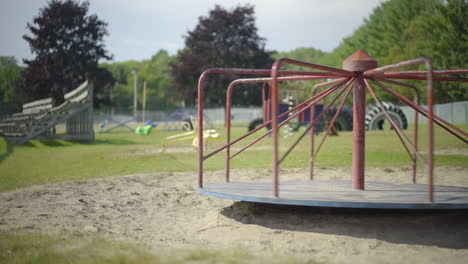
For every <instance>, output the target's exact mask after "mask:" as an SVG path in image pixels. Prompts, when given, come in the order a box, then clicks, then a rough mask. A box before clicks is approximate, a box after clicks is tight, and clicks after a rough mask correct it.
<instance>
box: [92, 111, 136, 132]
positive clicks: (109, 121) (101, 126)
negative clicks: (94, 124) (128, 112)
mask: <svg viewBox="0 0 468 264" xmlns="http://www.w3.org/2000/svg"><path fill="white" fill-rule="evenodd" d="M137 121H138V119H137V118H136V117H132V118H129V119H127V120H124V121H119V120H117V119H115V118H112V116H110V115H107V116H105V118H104V122H101V123H99V130H98V131H97V132H98V133H108V132H111V131H112V130H114V129H117V128H125V129H128V130H130V131H131V132H133V131H134V129H133V128H132V127H129V126H128V125H127V124H130V123H134V122H137ZM108 124H114V126H112V127H108V128H106V126H107V125H108Z"/></svg>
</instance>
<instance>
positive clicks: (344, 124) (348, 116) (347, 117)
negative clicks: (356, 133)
mask: <svg viewBox="0 0 468 264" xmlns="http://www.w3.org/2000/svg"><path fill="white" fill-rule="evenodd" d="M337 110H338V108H337V107H332V108H330V109H328V113H327V121H331V120H332V119H333V117H334V116H335V114H336V111H337ZM334 126H335V128H336V130H338V131H351V130H353V109H352V108H351V107H349V106H344V107H343V108H342V109H341V112H340V114H339V115H338V118H337V119H336V121H335V125H334Z"/></svg>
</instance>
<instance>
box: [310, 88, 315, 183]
mask: <svg viewBox="0 0 468 264" xmlns="http://www.w3.org/2000/svg"><path fill="white" fill-rule="evenodd" d="M312 95H313V93H312ZM314 116H315V104H313V105H311V106H310V116H309V125H310V154H309V155H310V156H309V179H310V180H313V179H314V160H313V159H312V158H313V156H314V138H315V124H314ZM312 124H313V125H312Z"/></svg>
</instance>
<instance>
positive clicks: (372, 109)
mask: <svg viewBox="0 0 468 264" xmlns="http://www.w3.org/2000/svg"><path fill="white" fill-rule="evenodd" d="M382 105H383V106H384V108H385V110H386V111H387V113H388V115H389V116H390V117H391V118H392V120H393V121H394V122H395V124H396V125H397V126H398V128H400V129H407V128H408V120H407V119H406V116H405V113H403V111H402V110H401V109H400V107H398V106H396V105H394V104H392V103H389V102H382ZM385 121H387V117H386V116H385V114H384V112H382V109H380V107H379V106H377V105H370V106H369V107H368V108H367V113H366V130H383V128H384V124H385ZM387 122H388V121H387ZM389 124H390V123H389ZM390 127H391V126H390Z"/></svg>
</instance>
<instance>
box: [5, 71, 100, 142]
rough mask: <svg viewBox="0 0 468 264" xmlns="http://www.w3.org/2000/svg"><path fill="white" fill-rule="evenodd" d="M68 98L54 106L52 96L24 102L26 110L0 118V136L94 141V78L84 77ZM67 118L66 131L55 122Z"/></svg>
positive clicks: (25, 139) (14, 139)
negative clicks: (84, 79) (61, 131)
mask: <svg viewBox="0 0 468 264" xmlns="http://www.w3.org/2000/svg"><path fill="white" fill-rule="evenodd" d="M64 97H65V101H64V102H63V103H62V104H61V105H59V106H56V107H54V106H53V105H52V98H45V99H41V100H36V101H33V102H29V103H26V104H23V111H22V112H20V113H16V114H13V115H12V116H11V117H9V118H6V119H4V120H2V121H1V122H0V136H3V137H4V138H5V139H6V140H7V141H8V142H10V143H11V144H13V145H21V144H24V143H25V142H27V141H28V140H30V139H64V140H72V141H85V142H94V130H93V82H92V81H90V80H87V81H85V82H84V83H82V84H81V85H80V86H78V87H77V88H76V89H74V90H72V91H70V92H68V93H66V94H65V95H64ZM62 122H66V128H65V129H66V130H65V134H63V135H59V134H57V133H56V131H57V130H56V126H57V125H58V124H60V123H62Z"/></svg>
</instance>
